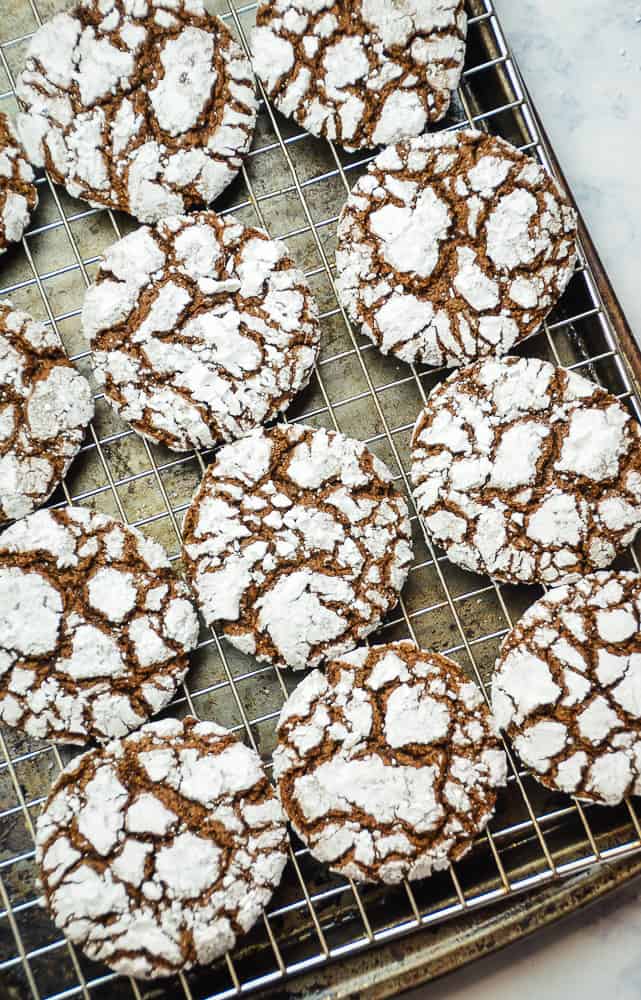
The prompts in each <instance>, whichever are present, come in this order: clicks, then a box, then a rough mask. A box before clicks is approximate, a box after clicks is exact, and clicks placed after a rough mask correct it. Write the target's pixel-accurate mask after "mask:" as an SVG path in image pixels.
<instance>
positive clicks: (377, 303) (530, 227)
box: [336, 129, 576, 367]
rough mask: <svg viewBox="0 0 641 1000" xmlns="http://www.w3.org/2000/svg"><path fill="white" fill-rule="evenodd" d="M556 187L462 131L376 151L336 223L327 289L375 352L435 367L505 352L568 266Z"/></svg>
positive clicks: (529, 327) (570, 219)
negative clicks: (334, 275)
mask: <svg viewBox="0 0 641 1000" xmlns="http://www.w3.org/2000/svg"><path fill="white" fill-rule="evenodd" d="M575 238H576V214H575V212H574V210H573V209H572V208H571V206H570V204H569V202H568V200H567V198H566V197H565V195H563V194H562V192H561V190H560V188H559V186H558V185H557V183H556V181H555V180H554V179H553V178H552V177H550V176H548V174H546V172H545V171H544V169H543V168H542V167H541V166H540V165H539V164H538V163H536V162H535V161H534V160H532V159H530V157H528V156H526V155H524V154H523V153H521V152H520V151H519V150H518V149H516V148H515V147H514V146H512V145H510V143H507V142H505V141H504V140H503V139H499V138H497V137H496V136H491V135H487V134H486V133H484V132H477V131H475V130H473V129H464V130H462V131H459V132H455V133H438V134H432V135H424V136H420V137H418V138H415V139H411V140H408V141H406V142H399V143H398V144H397V145H396V146H392V147H389V148H388V149H385V150H383V151H382V152H381V153H380V154H379V155H378V156H377V157H376V158H375V159H374V160H373V161H372V163H370V165H369V166H368V169H367V172H366V173H365V174H364V175H363V176H362V177H361V178H360V179H359V180H358V181H357V182H356V184H355V185H354V188H353V189H352V192H351V194H350V195H349V197H348V200H347V203H346V205H345V207H344V208H343V210H342V212H341V215H340V219H339V223H338V246H337V251H336V265H337V270H338V281H337V285H338V291H339V296H340V298H341V301H342V302H343V305H344V306H345V308H346V309H347V311H348V313H349V316H350V319H351V320H352V321H353V322H354V323H358V324H360V325H361V326H362V328H363V331H364V333H365V334H366V335H367V336H368V337H369V338H370V340H372V341H373V342H374V344H376V345H377V347H378V348H379V349H380V350H381V351H382V352H383V353H384V354H393V355H396V356H397V357H399V358H401V359H402V360H403V361H407V362H422V363H425V364H429V365H435V366H438V367H441V366H443V365H460V364H465V363H466V362H467V361H473V360H475V359H476V358H477V357H482V356H484V355H487V354H504V353H505V352H506V351H508V350H509V349H510V347H512V345H513V344H515V343H517V342H518V341H520V340H522V339H523V338H525V337H528V336H530V334H532V333H535V332H536V330H537V329H538V328H539V327H540V325H541V323H542V322H543V320H544V318H545V316H546V315H547V314H548V312H549V311H550V309H551V308H552V307H553V306H554V304H555V303H556V301H557V300H558V298H559V297H560V296H561V295H562V293H563V291H564V290H565V288H566V286H567V284H568V282H569V280H570V278H571V276H572V273H573V271H574V266H575V263H576V244H575Z"/></svg>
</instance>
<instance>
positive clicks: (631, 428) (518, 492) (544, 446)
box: [412, 358, 641, 585]
mask: <svg viewBox="0 0 641 1000" xmlns="http://www.w3.org/2000/svg"><path fill="white" fill-rule="evenodd" d="M640 443H641V433H640V429H639V425H638V423H637V422H636V421H635V420H634V419H633V418H632V417H631V416H630V414H629V412H628V411H627V410H626V408H625V406H623V405H622V404H621V403H620V402H619V401H618V400H617V399H616V397H615V396H612V395H610V394H609V393H608V392H606V391H605V390H604V389H602V388H601V387H600V386H597V385H596V384H595V383H593V382H589V381H588V380H587V379H585V378H583V377H582V376H581V375H578V374H577V373H576V372H572V371H568V370H566V369H564V368H557V367H555V366H554V365H551V364H549V363H548V362H547V361H539V360H538V359H536V358H503V359H502V360H491V361H482V362H478V363H477V364H475V365H470V366H469V367H467V368H462V369H460V370H458V371H457V372H455V373H454V374H453V375H451V376H450V377H449V378H448V379H447V380H446V381H445V382H443V383H442V384H441V385H440V386H438V387H437V388H436V389H435V390H434V391H433V392H432V394H431V395H430V398H429V400H428V403H427V406H426V408H425V409H424V411H423V413H422V414H421V416H420V417H419V419H418V422H417V424H416V427H415V429H414V435H413V438H412V482H413V484H414V495H415V498H416V502H417V506H418V509H419V512H420V513H421V514H422V515H423V518H424V520H425V525H426V527H427V529H428V531H429V532H430V534H431V535H432V537H433V538H434V540H435V541H436V542H438V543H439V545H442V546H443V547H444V549H445V551H446V553H447V556H448V558H449V559H451V560H452V562H454V563H456V564H457V565H459V566H462V567H463V568H464V569H467V570H470V571H472V572H475V573H487V574H488V575H489V576H494V577H496V578H497V579H499V580H504V581H507V582H508V583H519V582H521V583H537V582H538V583H546V584H550V585H553V584H559V583H564V582H569V581H570V580H573V579H577V578H578V577H579V576H581V575H583V574H585V573H590V572H592V571H594V570H596V569H604V568H605V567H607V566H609V565H610V563H612V562H613V560H614V559H615V557H616V555H617V553H619V552H620V551H621V550H622V549H623V548H624V547H625V546H626V545H629V544H630V543H631V542H632V540H633V539H634V537H635V535H636V533H637V531H638V529H639V526H640V525H641V448H640Z"/></svg>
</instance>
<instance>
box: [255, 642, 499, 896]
mask: <svg viewBox="0 0 641 1000" xmlns="http://www.w3.org/2000/svg"><path fill="white" fill-rule="evenodd" d="M278 735H279V743H278V746H277V747H276V750H275V751H274V757H273V759H274V777H275V778H276V782H277V786H278V792H279V795H280V799H281V802H282V804H283V807H284V809H285V811H286V813H287V814H288V816H289V819H290V820H291V823H292V826H293V827H294V829H295V831H296V832H297V834H298V835H299V836H300V837H301V838H302V840H303V841H304V843H305V844H307V846H308V847H309V849H310V851H311V852H312V854H313V855H314V857H315V858H317V859H318V860H319V861H323V862H326V863H328V864H329V866H330V868H332V870H334V871H337V872H340V873H341V874H343V875H346V876H348V877H350V878H354V879H356V880H357V881H365V882H386V883H395V882H400V881H401V879H403V878H409V879H419V878H425V877H427V876H428V875H431V874H432V872H434V871H439V870H441V869H443V868H447V867H448V865H449V864H450V862H451V861H453V860H456V859H457V858H460V857H462V855H464V854H466V853H467V851H468V850H469V849H470V848H471V846H472V842H473V839H474V837H475V836H476V835H477V834H478V833H479V832H480V831H481V830H483V829H484V828H485V826H486V825H487V823H488V821H489V819H490V817H491V815H492V813H493V811H494V804H495V801H496V789H497V788H498V787H500V786H502V785H504V784H505V781H506V776H507V775H506V771H507V768H506V759H505V754H504V752H503V750H502V749H501V747H500V742H499V740H498V738H497V736H496V733H495V731H494V724H493V721H492V717H491V715H490V712H489V711H488V709H487V706H486V705H485V703H484V701H483V697H482V695H481V692H480V691H479V689H478V688H477V687H476V685H475V684H473V683H471V682H470V681H469V680H468V679H467V678H466V676H465V675H464V673H463V671H462V670H461V669H460V668H459V667H458V666H457V665H456V664H455V663H453V662H452V661H451V660H448V659H446V658H445V657H443V656H438V655H436V654H433V653H427V652H424V651H422V650H420V649H418V648H417V647H416V646H415V645H414V644H413V643H411V642H399V643H392V644H390V645H386V646H373V647H371V648H370V649H365V648H361V649H357V650H354V651H353V652H352V653H348V654H347V655H345V656H343V657H341V658H340V659H337V660H334V661H332V662H331V663H329V664H328V666H327V669H326V671H325V674H322V673H320V672H319V671H313V672H312V673H311V674H309V675H308V676H307V677H306V678H305V679H304V680H303V681H302V683H301V684H299V685H298V687H297V688H296V689H295V690H294V691H293V693H292V694H291V695H290V697H289V698H288V700H287V701H286V702H285V704H284V706H283V709H282V711H281V715H280V719H279V723H278Z"/></svg>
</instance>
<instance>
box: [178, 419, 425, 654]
mask: <svg viewBox="0 0 641 1000" xmlns="http://www.w3.org/2000/svg"><path fill="white" fill-rule="evenodd" d="M183 544H184V556H185V562H186V569H187V575H188V577H189V578H190V580H191V583H192V585H193V587H194V591H195V594H196V597H197V599H198V602H199V604H200V608H201V611H202V613H203V616H204V618H205V621H206V622H207V623H208V624H210V625H214V624H217V625H218V626H219V627H220V628H221V630H222V632H223V634H224V635H225V637H226V638H227V639H228V640H229V642H231V643H232V644H233V645H234V646H236V647H237V648H238V649H240V650H241V651H242V652H244V653H250V654H252V655H254V656H256V658H257V659H258V660H261V661H267V662H270V663H274V664H276V665H278V666H288V667H292V668H293V669H294V670H303V669H304V668H306V667H313V666H317V665H318V664H319V663H321V662H322V661H323V660H324V659H325V658H327V657H329V656H332V655H340V654H341V653H343V652H346V651H347V650H348V649H352V648H353V647H354V646H356V645H357V643H358V642H359V640H360V639H362V638H363V637H364V636H366V635H368V634H369V633H370V632H372V631H373V630H374V629H375V628H376V627H377V626H378V625H379V624H380V622H381V620H382V618H383V616H384V615H385V614H386V612H387V611H388V610H389V609H390V608H392V607H393V606H394V605H395V604H396V602H397V600H398V595H399V593H400V591H401V588H402V586H403V584H404V582H405V578H406V576H407V573H408V570H409V566H410V563H411V560H412V548H411V530H410V524H409V517H408V510H407V504H406V503H405V500H404V499H403V497H401V496H400V495H399V494H398V493H397V492H396V490H395V489H394V486H393V484H392V475H391V473H390V471H389V470H388V469H387V468H386V466H385V465H383V463H382V462H380V461H379V460H378V459H377V458H376V457H375V456H374V455H372V453H371V452H369V451H368V450H367V448H366V447H365V445H364V444H362V443H361V442H360V441H354V440H353V439H352V438H347V437H345V436H344V435H343V434H339V433H337V432H335V431H327V430H325V429H318V430H314V429H313V428H311V427H305V426H303V425H301V424H290V425H284V424H281V425H277V426H276V427H274V428H273V429H271V430H269V431H264V430H262V429H260V430H256V431H253V432H252V433H251V434H249V435H248V436H247V437H245V438H241V440H239V441H236V442H234V444H231V445H227V446H226V447H225V448H222V449H221V450H220V451H219V452H218V454H217V455H216V458H215V460H214V462H213V464H212V465H210V466H209V468H208V469H207V472H206V473H205V476H204V478H203V481H202V483H201V485H200V488H199V489H198V491H197V492H196V495H195V497H194V499H193V500H192V503H191V506H190V508H189V510H188V511H187V515H186V517H185V523H184V527H183Z"/></svg>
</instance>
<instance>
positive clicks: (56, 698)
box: [0, 507, 198, 743]
mask: <svg viewBox="0 0 641 1000" xmlns="http://www.w3.org/2000/svg"><path fill="white" fill-rule="evenodd" d="M197 641H198V617H197V615H196V611H195V609H194V606H193V604H192V601H191V598H190V596H189V591H188V589H187V587H186V586H185V584H184V583H182V581H180V580H178V579H177V578H176V577H175V576H174V574H173V572H172V570H171V566H170V563H169V559H168V558H167V555H166V553H165V551H164V549H163V548H162V547H161V546H160V545H158V543H157V542H152V541H149V539H147V538H145V536H144V535H142V534H141V532H139V531H137V530H136V529H134V528H129V527H126V526H125V525H124V524H122V523H121V522H120V521H116V520H114V519H113V518H111V517H106V516H105V515H104V514H94V513H92V512H91V511H89V510H87V509H85V508H83V507H67V508H60V509H56V510H40V511H37V512H36V513H35V514H31V515H29V517H27V518H25V519H24V520H22V521H18V522H16V524H14V525H12V526H11V527H10V528H7V530H6V531H5V532H4V533H3V534H2V535H0V720H1V721H2V722H5V723H7V724H8V725H10V726H19V727H20V728H21V729H23V730H24V731H25V732H26V733H28V734H29V736H34V737H37V738H39V739H50V740H54V741H55V742H59V743H85V742H86V741H87V740H89V739H99V740H103V739H111V738H112V737H118V736H124V735H125V733H127V732H128V731H129V730H130V729H135V728H136V727H137V726H140V725H141V724H142V723H143V722H145V721H146V720H147V719H148V718H149V716H150V715H155V714H156V713H157V712H159V711H160V710H161V709H162V708H164V707H165V705H167V704H168V703H169V702H170V701H171V699H172V697H173V695H174V693H175V691H176V688H177V687H178V685H179V684H180V683H181V681H182V680H183V678H184V676H185V674H186V673H187V668H188V665H189V663H188V653H189V651H190V650H191V649H193V648H194V647H195V645H196V643H197Z"/></svg>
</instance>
